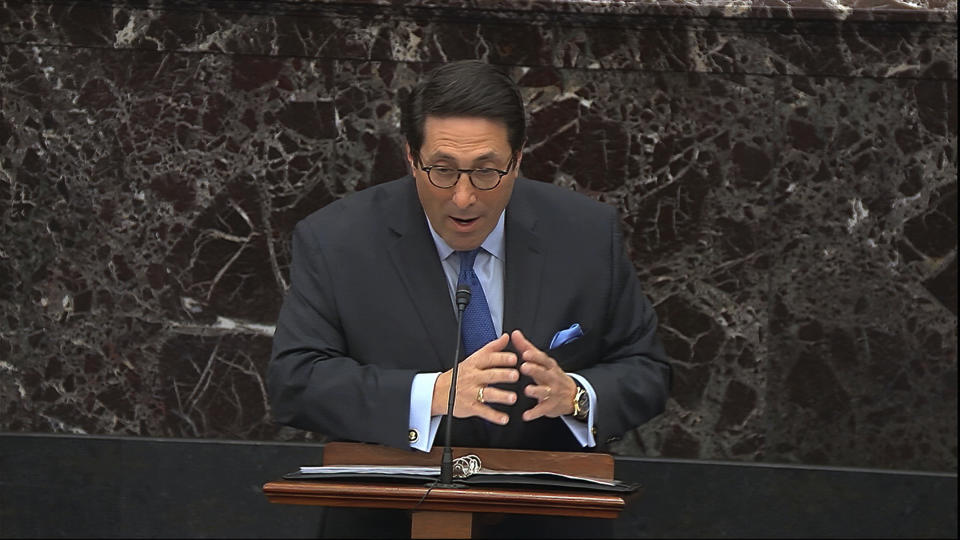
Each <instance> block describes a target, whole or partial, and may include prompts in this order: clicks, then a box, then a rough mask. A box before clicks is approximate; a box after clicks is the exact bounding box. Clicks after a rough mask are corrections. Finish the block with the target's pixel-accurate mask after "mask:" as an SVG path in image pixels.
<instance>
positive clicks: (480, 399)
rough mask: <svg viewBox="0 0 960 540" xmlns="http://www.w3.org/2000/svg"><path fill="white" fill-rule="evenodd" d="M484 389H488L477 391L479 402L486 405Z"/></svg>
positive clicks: (482, 387)
mask: <svg viewBox="0 0 960 540" xmlns="http://www.w3.org/2000/svg"><path fill="white" fill-rule="evenodd" d="M484 388H486V386H481V387H480V389H479V390H477V401H479V402H480V403H486V402H485V401H483V389H484Z"/></svg>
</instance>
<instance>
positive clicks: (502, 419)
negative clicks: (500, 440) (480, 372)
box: [473, 391, 510, 426]
mask: <svg viewBox="0 0 960 540" xmlns="http://www.w3.org/2000/svg"><path fill="white" fill-rule="evenodd" d="M484 401H486V402H488V403H489V400H487V399H486V391H484ZM475 411H476V412H475V413H474V414H473V416H479V417H480V418H483V419H484V420H486V421H487V422H492V423H494V424H498V425H501V426H503V425H506V424H507V422H508V421H509V420H510V417H509V416H508V415H507V413H504V412H500V411H498V410H496V409H494V408H493V407H490V406H487V405H483V404H481V403H477V407H476V408H475Z"/></svg>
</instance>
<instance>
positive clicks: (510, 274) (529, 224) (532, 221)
mask: <svg viewBox="0 0 960 540" xmlns="http://www.w3.org/2000/svg"><path fill="white" fill-rule="evenodd" d="M524 181H527V180H522V179H520V178H518V179H517V184H516V186H515V188H514V192H513V196H512V197H511V199H510V204H509V205H508V206H507V216H506V220H505V222H504V227H505V233H506V249H507V261H506V271H505V274H506V275H505V281H504V295H503V296H504V299H503V304H504V305H503V330H504V332H512V331H513V330H514V329H518V328H519V329H520V330H521V331H523V332H524V335H527V337H528V338H529V339H531V340H533V339H535V337H534V336H532V335H530V333H531V332H532V331H533V328H534V326H533V324H534V321H535V320H536V316H537V308H538V306H539V304H540V302H539V300H540V287H541V283H542V279H541V278H542V272H543V253H542V251H541V249H540V236H539V234H538V233H537V230H536V224H537V216H536V213H535V212H534V211H533V208H532V206H531V205H530V204H529V201H528V200H527V198H526V197H525V196H524V195H525V190H523V182H524ZM535 344H536V343H535Z"/></svg>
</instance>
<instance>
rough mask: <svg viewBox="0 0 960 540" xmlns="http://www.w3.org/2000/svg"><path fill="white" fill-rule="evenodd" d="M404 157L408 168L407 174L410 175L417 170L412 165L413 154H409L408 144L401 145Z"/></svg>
mask: <svg viewBox="0 0 960 540" xmlns="http://www.w3.org/2000/svg"><path fill="white" fill-rule="evenodd" d="M403 150H404V152H403V153H404V155H405V156H406V158H407V167H409V168H410V169H409V171H408V172H409V173H410V174H411V175H412V174H413V171H415V170H417V167H416V166H415V165H414V163H413V153H412V152H410V143H403Z"/></svg>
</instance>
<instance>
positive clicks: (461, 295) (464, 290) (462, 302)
mask: <svg viewBox="0 0 960 540" xmlns="http://www.w3.org/2000/svg"><path fill="white" fill-rule="evenodd" d="M469 303H470V286H469V285H467V284H465V283H464V284H461V285H458V286H457V309H459V310H461V311H463V310H464V309H466V307H467V304H469Z"/></svg>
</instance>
